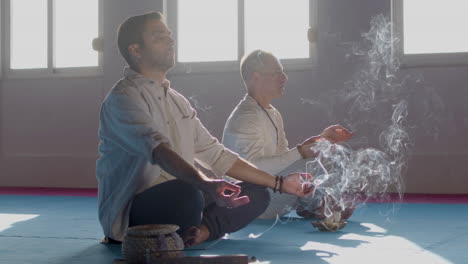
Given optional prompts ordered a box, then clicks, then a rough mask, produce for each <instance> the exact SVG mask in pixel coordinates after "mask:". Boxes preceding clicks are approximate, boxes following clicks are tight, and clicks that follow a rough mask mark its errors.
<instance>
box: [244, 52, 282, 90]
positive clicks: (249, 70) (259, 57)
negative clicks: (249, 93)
mask: <svg viewBox="0 0 468 264" xmlns="http://www.w3.org/2000/svg"><path fill="white" fill-rule="evenodd" d="M268 56H270V57H273V58H274V57H275V56H274V55H273V54H272V53H271V52H268V51H264V50H259V49H257V50H254V51H252V52H250V53H249V54H246V55H244V57H242V60H241V63H240V72H241V76H242V79H243V80H244V82H245V83H247V81H248V80H250V78H252V74H253V73H254V72H256V71H258V70H260V69H261V68H262V67H264V66H265V64H264V61H265V58H266V57H268Z"/></svg>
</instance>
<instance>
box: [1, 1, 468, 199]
mask: <svg viewBox="0 0 468 264" xmlns="http://www.w3.org/2000/svg"><path fill="white" fill-rule="evenodd" d="M161 7H162V1H161V0H159V1H149V0H145V1H130V0H118V1H116V0H105V6H104V8H105V9H104V10H105V12H104V43H105V53H104V76H102V77H100V78H82V79H78V78H75V79H60V80H50V79H40V80H4V81H2V83H1V85H2V86H1V94H0V96H1V97H0V100H1V101H0V107H1V116H0V117H1V119H0V121H1V122H0V133H1V143H0V144H1V145H0V147H1V150H2V151H1V153H2V154H1V155H2V156H1V158H0V186H51V187H95V186H96V180H95V176H94V162H95V160H96V158H97V151H96V147H97V136H96V135H97V126H98V110H99V103H100V101H101V100H102V99H103V97H104V95H105V93H106V92H107V90H108V89H110V87H112V85H113V83H114V82H115V81H116V80H117V79H118V78H120V76H121V72H122V67H123V61H122V59H121V58H120V56H119V54H118V51H117V47H116V44H115V38H116V35H115V30H116V28H117V25H118V24H119V23H120V22H122V21H123V20H124V18H126V17H127V16H130V15H134V14H138V13H141V12H144V11H149V10H152V9H156V10H161V9H162V8H161ZM380 13H383V14H385V15H387V16H388V15H389V14H390V1H389V0H388V1H373V0H355V1H346V0H327V1H319V32H320V33H319V34H320V35H319V50H318V53H319V66H318V68H316V69H314V70H312V71H296V72H288V76H289V82H288V85H287V91H286V95H285V97H284V98H282V99H281V100H277V101H275V102H274V104H275V106H277V108H278V109H280V111H281V112H282V114H283V117H284V119H285V127H286V133H287V134H288V138H289V141H290V145H291V146H294V145H296V144H297V143H299V142H300V141H301V140H302V139H304V138H305V137H307V136H310V135H312V134H318V133H319V132H320V131H321V129H323V128H324V127H325V126H327V125H329V124H333V123H342V124H345V125H346V114H347V111H348V109H346V108H345V107H343V106H342V105H333V104H332V105H327V104H324V106H323V107H317V106H311V105H308V104H302V103H301V100H300V99H301V98H306V99H319V100H320V99H323V98H328V99H330V98H331V99H333V93H334V92H336V91H339V90H340V89H342V88H343V87H344V83H345V82H347V81H349V80H350V79H351V78H352V76H353V73H355V72H356V71H357V70H359V69H358V67H359V64H358V62H356V61H353V60H346V58H345V57H346V47H345V45H344V43H351V42H357V41H359V40H360V39H361V33H362V32H367V31H368V30H369V21H370V18H371V17H372V16H373V15H376V14H380ZM467 73H468V67H467V66H458V67H433V68H416V69H402V71H401V74H402V75H411V76H413V75H418V76H423V77H424V86H427V87H432V88H433V89H434V90H435V91H436V92H437V94H438V95H439V96H440V104H439V105H442V106H443V107H442V108H440V109H439V108H438V109H436V110H434V111H433V112H432V114H433V115H434V116H436V117H438V119H437V118H431V117H428V116H427V114H428V113H430V111H429V112H427V111H423V110H424V108H423V107H421V104H424V103H425V102H427V101H430V100H429V99H428V98H427V97H425V96H426V95H425V93H424V92H423V91H419V89H420V88H419V86H417V87H416V86H415V87H411V88H413V90H414V93H413V96H412V100H411V101H410V103H411V104H412V106H411V107H410V111H412V110H414V111H412V112H410V115H409V118H410V120H409V121H410V125H411V127H410V128H411V131H410V132H411V135H412V136H413V140H414V144H415V146H414V148H413V154H412V155H411V156H410V163H409V166H408V170H407V173H406V174H405V182H406V186H407V188H406V191H407V192H424V193H468V187H467V186H468V169H466V168H465V163H467V162H468V150H467V149H468V140H466V139H465V137H466V135H468V105H467V104H466V100H467V99H468V89H467V88H468V87H467V83H468V74H467ZM171 81H172V86H173V87H174V88H175V89H177V90H178V91H180V92H181V93H183V94H184V95H185V96H187V97H191V96H194V95H195V96H196V97H195V98H196V99H197V100H198V103H199V105H201V106H202V107H204V106H208V107H209V110H203V109H199V116H200V117H201V119H202V121H204V123H205V125H206V127H207V128H208V129H209V130H210V131H211V132H212V133H213V134H214V135H215V136H217V137H218V138H220V136H221V133H222V128H223V126H224V122H225V120H226V118H227V117H228V115H229V113H230V112H231V110H232V108H233V107H234V106H235V105H236V104H237V102H238V100H239V99H240V98H241V97H242V96H243V93H244V91H243V87H242V82H241V79H240V76H239V74H238V73H237V72H226V73H216V74H210V73H204V74H189V75H172V76H171ZM418 85H421V84H418ZM418 93H420V94H421V97H418V96H417V95H418ZM332 101H333V100H332ZM431 128H432V129H434V128H437V131H436V132H437V134H436V133H435V132H434V131H435V130H434V131H430V130H431ZM357 132H358V133H360V135H363V134H366V131H365V130H361V131H357ZM372 142H373V139H371V140H370V144H372Z"/></svg>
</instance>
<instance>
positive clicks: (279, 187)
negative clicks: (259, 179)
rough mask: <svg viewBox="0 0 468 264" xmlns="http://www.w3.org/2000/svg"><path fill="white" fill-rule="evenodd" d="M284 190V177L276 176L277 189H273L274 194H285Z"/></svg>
mask: <svg viewBox="0 0 468 264" xmlns="http://www.w3.org/2000/svg"><path fill="white" fill-rule="evenodd" d="M282 189H283V177H281V176H276V178H275V188H274V189H273V192H275V193H276V192H279V193H283V192H282Z"/></svg>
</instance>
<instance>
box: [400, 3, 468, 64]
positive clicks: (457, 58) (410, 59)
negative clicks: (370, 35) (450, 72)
mask: <svg viewBox="0 0 468 264" xmlns="http://www.w3.org/2000/svg"><path fill="white" fill-rule="evenodd" d="M403 1H404V0H392V9H391V13H392V15H391V16H392V22H393V23H392V25H393V30H392V34H393V36H394V38H393V39H395V38H396V39H397V41H395V43H394V47H393V51H394V55H395V56H397V58H399V60H400V65H401V66H402V67H407V68H410V67H431V66H457V65H468V52H457V53H425V54H405V53H404V41H405V36H404V30H403V29H404V21H403V20H404V19H403V17H404V15H403V12H404V10H403V9H404V8H403Z"/></svg>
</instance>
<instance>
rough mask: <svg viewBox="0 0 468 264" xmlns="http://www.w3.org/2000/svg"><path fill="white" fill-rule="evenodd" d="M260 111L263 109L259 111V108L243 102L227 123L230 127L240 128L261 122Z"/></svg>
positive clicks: (235, 109)
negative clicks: (239, 126)
mask: <svg viewBox="0 0 468 264" xmlns="http://www.w3.org/2000/svg"><path fill="white" fill-rule="evenodd" d="M260 110H261V109H259V108H258V106H256V105H254V104H252V103H250V102H247V101H245V100H242V101H240V102H239V104H238V105H237V106H236V108H234V110H233V111H232V113H231V115H230V116H229V118H228V120H227V122H226V123H227V125H228V126H230V125H231V126H232V125H233V126H238V125H240V124H245V123H255V122H260V121H261V120H260V119H261V112H260Z"/></svg>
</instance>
